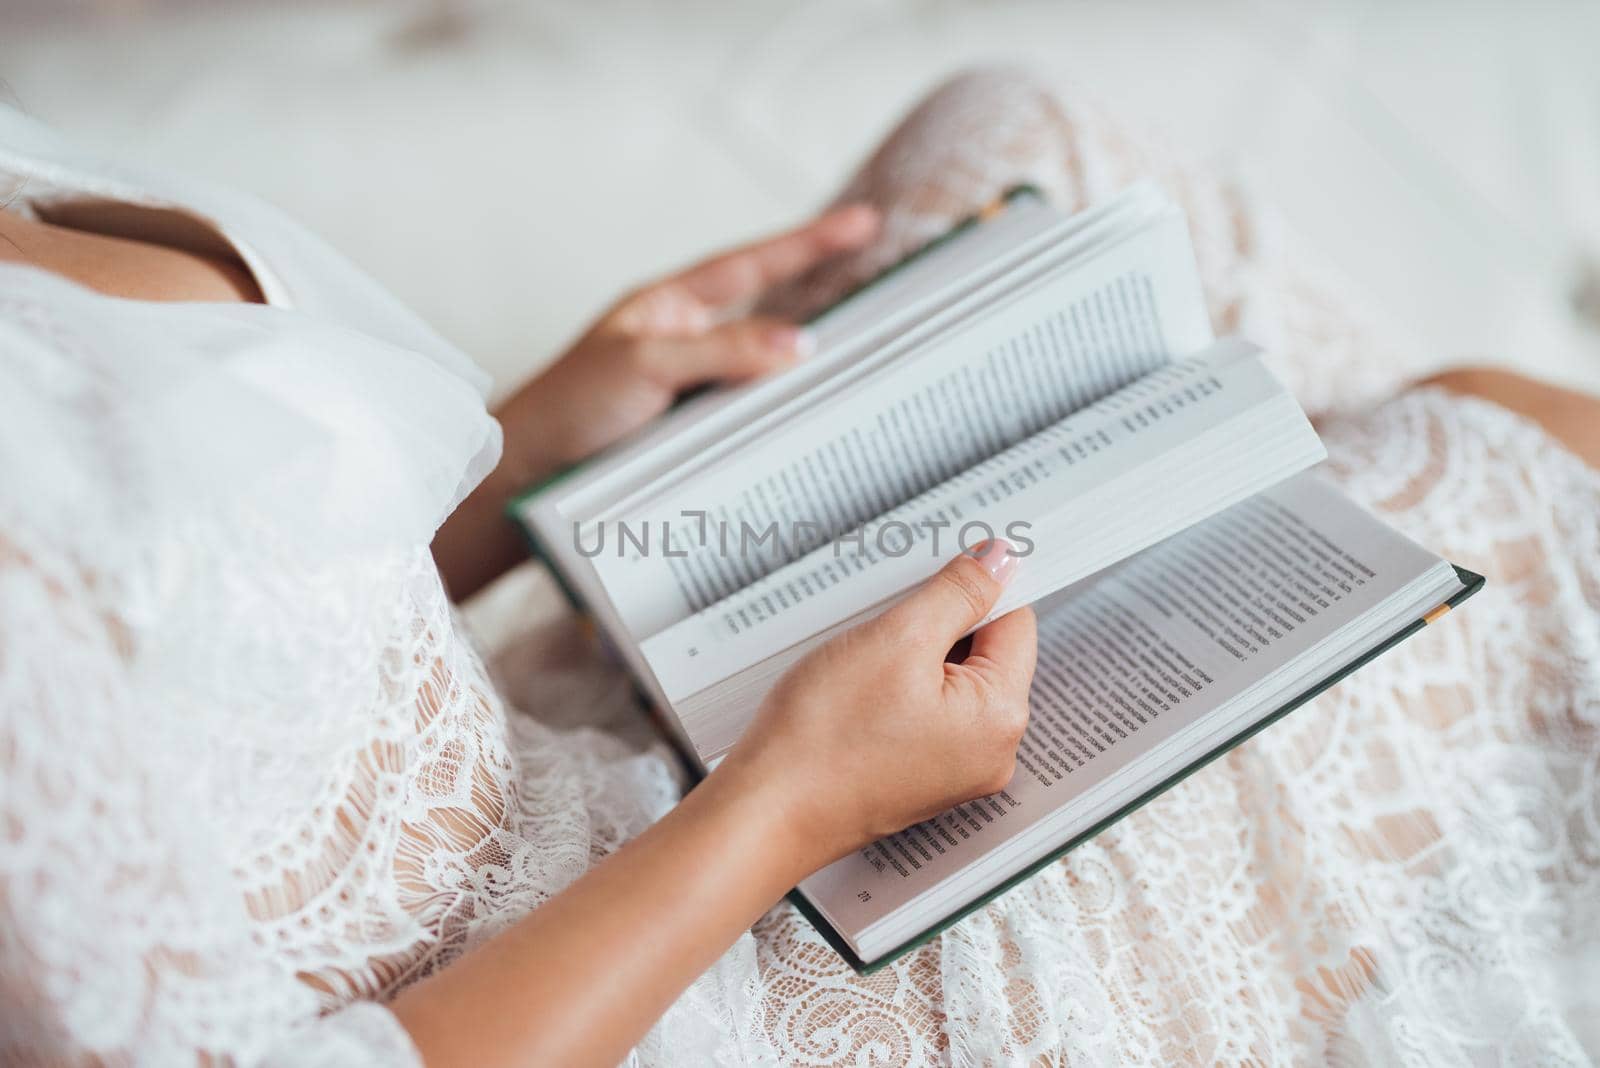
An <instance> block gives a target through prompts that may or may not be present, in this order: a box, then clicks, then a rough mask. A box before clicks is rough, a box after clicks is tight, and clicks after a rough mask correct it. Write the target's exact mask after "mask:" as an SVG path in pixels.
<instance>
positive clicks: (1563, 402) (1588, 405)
mask: <svg viewBox="0 0 1600 1068" xmlns="http://www.w3.org/2000/svg"><path fill="white" fill-rule="evenodd" d="M1419 385H1424V386H1438V387H1439V388H1441V389H1446V390H1449V391H1450V392H1452V393H1460V394H1464V395H1467V396H1473V397H1481V398H1482V399H1484V400H1487V401H1492V402H1493V403H1495V404H1498V405H1500V407H1502V408H1508V409H1510V410H1511V411H1513V412H1516V413H1517V414H1519V415H1522V416H1524V417H1526V418H1528V419H1531V420H1533V421H1534V422H1536V423H1538V424H1539V425H1540V426H1541V427H1543V428H1544V430H1545V432H1546V433H1548V434H1549V435H1550V436H1551V437H1553V438H1555V439H1556V440H1557V441H1560V442H1561V443H1562V444H1563V445H1565V446H1566V447H1567V448H1569V449H1571V450H1572V451H1573V452H1575V453H1577V454H1578V455H1579V456H1581V457H1582V458H1583V459H1584V461H1585V462H1587V463H1588V464H1589V465H1590V466H1592V467H1596V468H1600V397H1595V396H1592V395H1590V394H1587V393H1580V392H1578V391H1576V390H1571V389H1563V388H1562V387H1560V386H1554V385H1551V384H1550V383H1548V382H1541V381H1539V380H1538V379H1536V378H1529V377H1528V376H1527V375H1522V374H1518V373H1517V372H1515V371H1508V370H1505V369H1504V368H1499V367H1456V368H1451V369H1450V370H1447V371H1442V372H1440V373H1439V374H1436V375H1432V376H1430V377H1428V378H1425V379H1423V380H1422V381H1421V382H1420V383H1419Z"/></svg>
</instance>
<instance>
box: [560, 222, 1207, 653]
mask: <svg viewBox="0 0 1600 1068" xmlns="http://www.w3.org/2000/svg"><path fill="white" fill-rule="evenodd" d="M1209 340H1210V337H1209V326H1208V324H1207V322H1206V318H1205V312H1204V307H1203V303H1202V302H1201V299H1200V295H1199V291H1198V284H1197V281H1196V279H1195V277H1194V272H1193V266H1192V254H1191V253H1190V252H1189V250H1188V238H1187V233H1186V231H1185V230H1184V228H1183V224H1182V222H1181V220H1179V219H1176V218H1168V219H1164V220H1162V221H1161V222H1159V223H1158V224H1156V225H1153V226H1152V227H1151V228H1150V229H1149V230H1147V231H1144V232H1141V233H1140V234H1139V235H1136V236H1135V237H1134V238H1132V239H1130V240H1129V241H1128V242H1126V243H1125V244H1124V245H1121V246H1118V247H1115V248H1113V249H1111V250H1109V251H1108V252H1107V253H1105V254H1104V255H1103V256H1101V257H1099V258H1097V259H1096V260H1095V261H1094V263H1093V264H1091V265H1090V266H1089V267H1087V268H1081V269H1075V270H1071V271H1068V272H1067V273H1065V274H1063V275H1059V276H1054V277H1050V278H1047V279H1045V280H1044V281H1042V282H1041V283H1039V284H1038V285H1036V286H1034V287H1033V288H1031V289H1028V290H1026V291H1024V292H1022V293H1020V294H1018V295H1016V296H1014V297H1013V298H1012V299H1011V300H1010V302H1009V303H1008V304H1007V305H1006V306H1005V307H1003V308H999V309H996V310H993V311H992V312H988V313H985V314H984V315H981V316H977V317H975V319H974V321H971V322H966V323H963V324H961V325H960V326H959V327H958V328H955V329H953V330H952V331H950V332H948V333H947V334H946V335H944V336H941V337H938V338H937V339H935V341H933V342H930V343H929V344H928V345H927V346H925V347H924V348H923V349H921V350H918V351H916V352H914V353H912V354H910V355H908V356H907V357H906V358H904V359H902V360H899V361H897V362H896V363H895V364H893V365H891V366H889V367H887V368H885V369H884V370H882V371H880V372H878V373H876V374H874V375H873V376H872V377H871V378H870V379H868V380H866V381H864V382H863V383H861V385H860V387H859V388H857V389H855V390H853V391H852V392H850V393H848V394H847V395H844V396H840V397H838V398H837V399H836V400H835V401H834V402H832V403H830V404H828V405H827V406H825V407H824V409H823V410H822V411H820V412H819V413H816V414H815V415H814V416H813V417H811V418H806V419H798V420H795V421H793V422H791V423H789V424H787V425H784V426H782V427H780V428H778V429H776V430H775V431H774V432H773V433H772V434H770V435H769V436H767V437H766V438H765V439H763V440H762V441H761V443H760V444H759V445H756V446H754V447H752V448H750V449H749V450H748V451H747V452H745V453H743V454H741V455H739V456H736V457H733V458H730V459H729V460H728V461H727V462H725V463H721V464H718V465H716V466H714V467H713V468H711V469H709V470H707V471H705V472H703V473H702V474H701V475H700V476H698V477H695V478H692V479H689V480H687V481H686V482H683V483H682V484H679V485H675V486H674V487H673V488H672V490H671V491H670V492H669V493H667V494H664V495H663V496H662V497H661V498H659V499H657V500H655V501H653V502H651V503H650V504H649V505H648V506H647V507H646V508H644V509H642V511H641V513H638V514H634V515H632V516H630V517H628V518H626V519H625V520H620V521H619V520H615V519H613V520H612V521H611V522H610V523H609V524H607V523H606V521H605V520H600V521H597V522H594V523H590V524H587V525H586V526H585V527H583V528H582V529H578V530H575V531H574V532H573V536H574V538H575V541H576V543H577V545H578V550H579V553H580V555H582V556H584V557H586V558H589V559H590V561H591V564H592V566H593V567H594V569H595V571H596V573H597V574H598V575H599V577H600V579H601V581H602V583H603V585H604V587H605V588H606V590H607V592H608V594H609V595H610V596H611V598H612V601H613V604H614V606H615V608H616V610H617V613H618V615H619V616H620V617H621V618H622V619H623V620H624V622H625V623H626V624H627V626H628V628H629V630H630V632H631V633H632V634H633V635H634V636H635V637H636V638H640V639H642V638H645V637H648V636H650V635H652V634H655V633H657V632H659V631H660V630H661V629H662V628H663V627H665V626H667V625H669V624H671V623H674V622H676V621H678V620H680V619H683V618H685V617H686V616H688V615H690V614H692V613H693V612H696V611H699V610H700V609H702V608H704V607H706V606H708V605H710V604H713V603H715V602H716V601H718V600H721V599H722V598H724V597H726V596H728V595H729V594H731V593H733V592H735V591H737V590H739V589H741V588H743V587H745V586H747V585H749V584H750V583H752V582H754V581H756V580H757V579H759V578H761V577H762V576H764V575H766V574H768V573H770V572H771V571H773V570H775V569H776V568H778V567H781V566H783V565H784V564H786V563H789V562H791V561H793V560H795V559H798V558H799V557H800V556H803V555H804V554H805V553H806V552H808V551H810V550H811V549H813V548H815V547H816V546H818V545H822V544H825V543H827V542H828V541H830V540H832V539H833V538H834V537H836V536H837V535H839V534H841V533H845V532H847V531H849V530H851V529H853V528H855V527H856V526H858V525H859V524H861V523H862V522H863V521H865V520H867V519H869V518H871V517H872V516H875V515H879V514H881V513H883V512H885V511H888V510H889V509H890V508H893V507H894V506H896V505H898V504H900V503H902V502H904V501H906V500H909V499H910V498H912V497H914V496H916V495H917V494H918V493H921V492H922V491H924V490H926V489H928V488H929V487H931V486H935V485H938V484H939V483H941V482H943V481H946V480H948V479H949V478H951V477H952V476H953V475H955V474H957V473H959V472H961V471H963V470H965V469H967V468H969V467H971V466H972V465H973V464H975V463H977V462H978V461H980V460H982V459H984V458H985V457H988V456H992V455H994V454H995V453H997V452H999V451H1001V450H1003V449H1004V448H1006V447H1007V446H1009V445H1011V444H1013V443H1015V442H1016V441H1019V440H1021V439H1022V438H1025V437H1027V436H1029V435H1030V434H1032V433H1035V432H1037V431H1038V430H1039V429H1041V428H1042V427H1044V426H1048V425H1049V424H1051V423H1053V422H1055V421H1057V420H1059V419H1060V418H1061V417H1062V416H1063V415H1065V414H1067V413H1068V412H1070V411H1072V410H1074V409H1076V408H1079V407H1081V406H1083V405H1085V404H1087V403H1090V402H1092V401H1093V400H1095V399H1097V398H1099V397H1103V396H1105V395H1106V394H1108V393H1110V392H1112V391H1114V390H1116V389H1117V388H1119V387H1121V386H1123V385H1126V384H1127V383H1129V382H1132V381H1134V380H1135V379H1137V378H1139V377H1140V376H1142V375H1144V374H1145V373H1147V372H1149V371H1150V370H1152V369H1154V368H1156V367H1158V366H1160V365H1162V364H1164V363H1166V362H1167V361H1168V360H1169V359H1170V358H1171V357H1172V356H1173V355H1174V354H1179V355H1183V354H1187V353H1188V352H1192V351H1195V350H1197V349H1199V348H1201V347H1203V346H1204V345H1205V344H1206V343H1208V342H1209Z"/></svg>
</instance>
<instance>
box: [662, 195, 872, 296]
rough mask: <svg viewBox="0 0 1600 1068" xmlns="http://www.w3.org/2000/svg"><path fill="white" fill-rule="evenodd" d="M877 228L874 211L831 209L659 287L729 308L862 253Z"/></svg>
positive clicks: (851, 207)
mask: <svg viewBox="0 0 1600 1068" xmlns="http://www.w3.org/2000/svg"><path fill="white" fill-rule="evenodd" d="M878 222H879V219H878V211H877V209H876V208H873V207H871V206H870V205H867V204H849V205H846V206H844V207H842V208H835V209H833V210H832V211H829V212H827V213H826V214H824V215H821V216H818V217H817V218H815V219H813V220H812V221H810V222H808V223H806V224H805V225H804V226H799V227H796V228H795V229H793V230H789V231H787V232H786V233H781V234H778V235H777V236H776V237H769V238H766V239H764V240H761V241H757V242H754V243H753V244H749V245H745V246H744V247H742V248H736V249H733V250H732V251H729V252H723V253H720V254H718V255H716V256H713V257H711V258H710V259H708V260H706V261H704V262H703V263H699V264H696V265H695V266H693V267H690V268H688V269H687V270H685V271H682V272H680V273H678V274H677V275H675V276H673V277H671V278H668V279H667V280H666V282H664V283H663V285H665V286H668V287H679V288H681V289H682V290H684V291H685V292H687V293H688V294H689V295H690V296H692V297H694V298H695V299H696V300H701V301H704V302H705V303H707V304H712V305H718V306H720V305H725V304H732V303H733V302H735V301H739V300H744V299H746V298H749V297H755V296H758V295H760V293H761V292H762V291H763V290H766V289H768V288H769V287H771V286H773V285H775V284H776V283H778V282H781V281H783V280H784V279H786V278H791V277H793V276H794V275H797V274H799V273H800V272H801V271H804V270H806V269H807V268H809V267H811V266H813V265H814V264H817V263H820V262H822V261H823V260H825V259H827V258H828V257H830V256H835V255H838V254H839V253H841V252H848V251H850V250H851V249H856V248H860V247H861V246H862V245H865V244H866V243H867V242H868V241H871V240H872V238H873V237H874V236H875V235H876V234H877V232H878Z"/></svg>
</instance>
